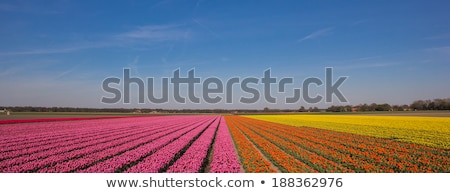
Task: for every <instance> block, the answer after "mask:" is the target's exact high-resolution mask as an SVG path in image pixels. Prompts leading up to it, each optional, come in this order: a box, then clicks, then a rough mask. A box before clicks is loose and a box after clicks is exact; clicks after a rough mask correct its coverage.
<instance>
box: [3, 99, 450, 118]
mask: <svg viewBox="0 0 450 193" xmlns="http://www.w3.org/2000/svg"><path fill="white" fill-rule="evenodd" d="M1 109H4V110H8V111H11V112H73V113H76V112H80V113H84V112H87V113H102V112H105V113H232V114H244V113H282V112H322V111H328V112H365V111H416V110H450V98H447V99H434V100H417V101H414V102H413V103H411V104H410V105H390V104H387V103H384V104H376V103H372V104H370V105H368V104H360V105H356V106H352V105H345V106H335V105H333V106H331V107H328V108H326V109H319V108H317V107H309V108H305V107H304V106H301V107H300V108H299V109H297V110H295V109H294V110H292V109H269V108H268V107H265V108H264V109H259V110H258V109H234V110H233V109H231V110H230V109H162V108H75V107H32V106H25V107H6V108H2V107H0V110H1Z"/></svg>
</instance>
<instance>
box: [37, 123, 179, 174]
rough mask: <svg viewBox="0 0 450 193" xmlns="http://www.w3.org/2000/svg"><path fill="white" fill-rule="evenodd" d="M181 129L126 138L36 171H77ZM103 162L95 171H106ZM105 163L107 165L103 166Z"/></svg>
mask: <svg viewBox="0 0 450 193" xmlns="http://www.w3.org/2000/svg"><path fill="white" fill-rule="evenodd" d="M183 130H184V129H180V127H179V126H176V127H172V128H170V127H168V128H166V129H165V131H164V132H160V133H158V134H155V135H151V136H147V137H144V138H141V139H137V140H127V141H126V142H124V143H122V144H121V145H118V146H112V147H110V148H107V149H103V150H101V151H96V152H93V153H90V154H85V155H82V156H80V157H78V158H76V159H70V160H67V161H63V162H60V163H57V164H56V165H54V166H51V167H46V168H42V169H40V170H38V171H37V172H42V173H44V172H46V173H48V172H51V173H54V172H72V171H77V170H78V169H81V168H84V167H88V166H90V165H92V164H94V163H96V162H98V161H100V160H102V159H107V158H109V157H112V156H115V155H118V154H125V153H127V152H131V151H133V150H134V149H135V148H143V147H144V146H147V145H148V144H153V142H154V141H156V140H158V139H164V138H171V137H173V136H174V135H178V134H180V133H183V132H184V131H183ZM115 158H116V157H112V158H110V159H107V160H106V161H108V160H111V159H115ZM104 163H105V162H100V163H98V164H97V165H99V166H100V168H102V170H100V171H97V172H108V171H107V169H108V167H110V165H109V164H104ZM97 165H95V166H97ZM105 165H106V166H107V167H105Z"/></svg>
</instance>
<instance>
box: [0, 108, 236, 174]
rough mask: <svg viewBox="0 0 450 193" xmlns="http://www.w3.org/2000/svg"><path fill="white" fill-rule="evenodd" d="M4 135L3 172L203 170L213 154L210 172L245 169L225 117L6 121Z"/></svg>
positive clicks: (0, 144) (0, 140)
mask: <svg viewBox="0 0 450 193" xmlns="http://www.w3.org/2000/svg"><path fill="white" fill-rule="evenodd" d="M0 134H1V135H0V172H42V173H44V172H58V173H60V172H102V173H104V172H136V173H140V172H161V171H165V172H199V171H204V170H203V169H205V168H204V167H205V165H204V164H205V163H208V162H209V161H208V159H210V158H212V160H211V163H210V165H209V167H208V168H209V169H210V172H241V169H240V164H239V161H238V156H237V154H236V152H235V149H234V145H233V142H232V139H231V136H230V133H229V131H228V127H227V125H226V122H225V119H224V118H223V117H221V116H160V117H156V116H155V117H132V118H120V119H106V120H103V119H96V120H78V121H62V122H47V123H26V124H10V125H8V124H6V125H0ZM3 134H4V135H3ZM215 135H216V136H215ZM214 139H215V140H214ZM213 142H214V143H213ZM208 153H211V154H212V155H211V157H210V158H208V155H209V154H208Z"/></svg>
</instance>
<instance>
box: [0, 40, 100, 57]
mask: <svg viewBox="0 0 450 193" xmlns="http://www.w3.org/2000/svg"><path fill="white" fill-rule="evenodd" d="M104 46H107V44H104V43H97V44H95V43H93V44H89V45H82V46H67V47H61V48H38V49H30V50H26V51H15V52H3V53H0V56H16V55H40V54H62V53H71V52H75V51H79V50H84V49H90V48H99V47H104Z"/></svg>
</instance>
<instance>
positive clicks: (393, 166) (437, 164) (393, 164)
mask: <svg viewBox="0 0 450 193" xmlns="http://www.w3.org/2000/svg"><path fill="white" fill-rule="evenodd" d="M273 117H276V116H273ZM225 119H226V121H227V123H228V126H229V129H230V131H231V134H232V136H233V139H234V140H235V142H236V145H237V149H238V153H239V156H240V159H241V162H242V163H243V168H244V169H245V171H247V172H276V171H281V172H450V152H449V150H448V149H443V148H435V147H430V146H425V145H421V144H417V143H405V142H399V141H397V140H395V139H389V138H378V137H371V136H365V135H357V134H352V133H347V132H338V131H332V130H327V129H317V128H311V127H295V126H289V125H283V124H278V123H273V122H268V121H262V120H257V119H252V118H247V117H240V116H226V117H225ZM412 135H413V134H412ZM446 137H448V136H446Z"/></svg>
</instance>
